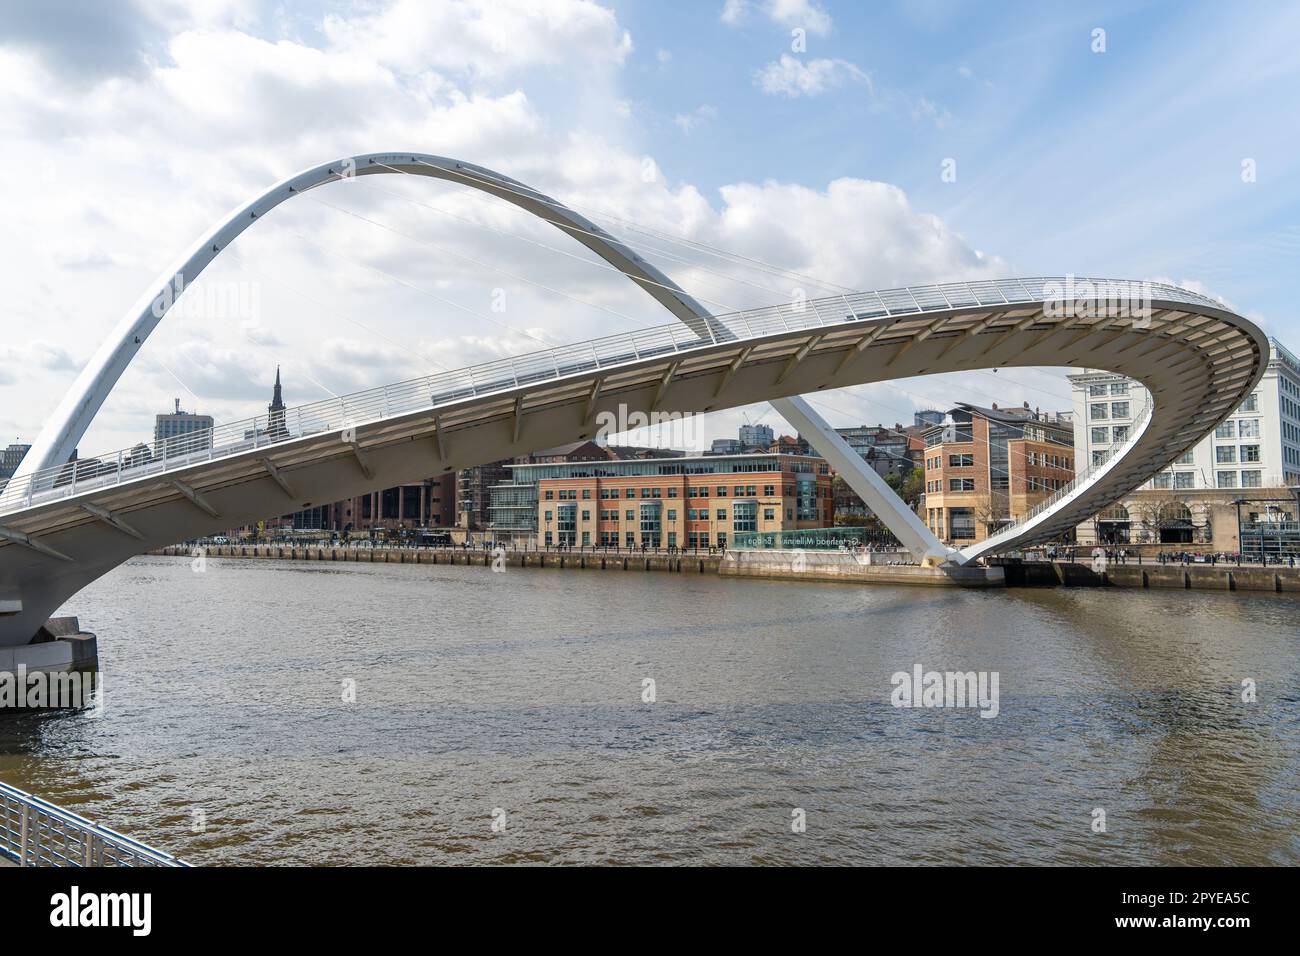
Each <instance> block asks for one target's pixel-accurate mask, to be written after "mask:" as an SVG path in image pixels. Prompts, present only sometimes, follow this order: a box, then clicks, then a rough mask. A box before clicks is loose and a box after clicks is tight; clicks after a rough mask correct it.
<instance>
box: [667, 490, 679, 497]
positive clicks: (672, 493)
mask: <svg viewBox="0 0 1300 956" xmlns="http://www.w3.org/2000/svg"><path fill="white" fill-rule="evenodd" d="M668 497H669V498H676V497H677V489H676V488H669V489H668Z"/></svg>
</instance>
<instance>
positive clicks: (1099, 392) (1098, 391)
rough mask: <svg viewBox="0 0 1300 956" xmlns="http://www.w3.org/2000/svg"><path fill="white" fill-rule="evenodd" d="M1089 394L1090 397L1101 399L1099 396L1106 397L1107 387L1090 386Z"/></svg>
mask: <svg viewBox="0 0 1300 956" xmlns="http://www.w3.org/2000/svg"><path fill="white" fill-rule="evenodd" d="M1088 394H1089V395H1090V396H1092V397H1094V398H1096V397H1099V396H1105V394H1106V386H1105V385H1089V386H1088Z"/></svg>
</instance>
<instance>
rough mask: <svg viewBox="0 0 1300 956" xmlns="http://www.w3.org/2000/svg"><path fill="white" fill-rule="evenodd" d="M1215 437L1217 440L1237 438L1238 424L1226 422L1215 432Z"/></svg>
mask: <svg viewBox="0 0 1300 956" xmlns="http://www.w3.org/2000/svg"><path fill="white" fill-rule="evenodd" d="M1214 437H1215V438H1236V437H1237V423H1236V422H1232V421H1227V422H1224V423H1223V424H1222V425H1220V426H1219V427H1218V428H1216V429H1215V430H1214Z"/></svg>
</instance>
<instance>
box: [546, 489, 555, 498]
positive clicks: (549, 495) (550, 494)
mask: <svg viewBox="0 0 1300 956" xmlns="http://www.w3.org/2000/svg"><path fill="white" fill-rule="evenodd" d="M546 500H547V501H554V500H555V492H553V491H551V489H549V488H547V489H546Z"/></svg>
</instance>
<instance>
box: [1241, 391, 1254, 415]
mask: <svg viewBox="0 0 1300 956" xmlns="http://www.w3.org/2000/svg"><path fill="white" fill-rule="evenodd" d="M1237 411H1239V412H1257V411H1259V396H1258V395H1256V394H1255V393H1254V392H1252V393H1251V394H1249V395H1247V396H1246V400H1245V401H1244V402H1242V403H1241V408H1239V409H1237Z"/></svg>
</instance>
